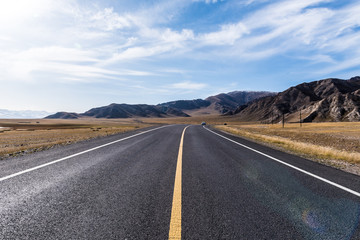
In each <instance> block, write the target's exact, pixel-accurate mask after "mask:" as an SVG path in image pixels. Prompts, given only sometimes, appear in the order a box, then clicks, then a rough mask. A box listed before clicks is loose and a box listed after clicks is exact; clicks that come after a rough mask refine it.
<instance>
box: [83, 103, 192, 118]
mask: <svg viewBox="0 0 360 240" xmlns="http://www.w3.org/2000/svg"><path fill="white" fill-rule="evenodd" d="M81 115H82V116H87V117H95V118H131V117H167V116H179V117H180V116H181V117H189V116H188V115H187V114H185V113H183V112H181V111H178V110H176V109H172V108H169V107H167V108H165V107H159V106H153V105H146V104H138V105H129V104H115V103H113V104H110V105H109V106H105V107H99V108H93V109H90V110H89V111H87V112H85V113H83V114H81Z"/></svg>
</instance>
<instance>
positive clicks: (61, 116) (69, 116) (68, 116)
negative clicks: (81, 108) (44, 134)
mask: <svg viewBox="0 0 360 240" xmlns="http://www.w3.org/2000/svg"><path fill="white" fill-rule="evenodd" d="M79 117H81V115H80V114H78V113H68V112H57V113H55V114H52V115H49V116H47V117H45V118H47V119H77V118H79Z"/></svg>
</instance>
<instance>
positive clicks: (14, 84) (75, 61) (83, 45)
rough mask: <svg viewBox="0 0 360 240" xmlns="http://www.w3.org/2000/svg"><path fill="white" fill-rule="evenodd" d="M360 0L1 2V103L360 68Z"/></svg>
mask: <svg viewBox="0 0 360 240" xmlns="http://www.w3.org/2000/svg"><path fill="white" fill-rule="evenodd" d="M359 12H360V2H359V1H355V0H354V1H351V0H349V1H331V0H279V1H269V0H236V1H232V0H222V1H221V0H171V1H163V0H156V1H155V0H152V1H149V0H146V1H145V0H137V1H133V0H98V1H96V0H93V1H91V0H86V1H85V0H62V1H55V0H54V1H51V0H12V1H2V2H1V3H0V86H1V90H2V91H1V94H0V109H11V110H25V109H26V110H46V111H52V112H56V111H75V112H83V111H86V110H88V109H90V108H92V107H98V106H104V105H108V104H110V103H129V104H137V103H147V104H157V103H161V102H167V101H172V100H179V99H194V98H205V97H207V96H210V95H214V94H217V93H221V92H230V91H234V90H255V91H283V90H285V89H287V88H288V87H290V86H293V85H297V84H300V83H302V82H309V81H314V80H319V79H324V78H329V77H337V78H343V79H348V78H350V77H353V76H357V75H360V44H359V43H360V15H359Z"/></svg>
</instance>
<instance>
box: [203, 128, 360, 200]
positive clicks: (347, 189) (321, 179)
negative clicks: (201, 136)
mask: <svg viewBox="0 0 360 240" xmlns="http://www.w3.org/2000/svg"><path fill="white" fill-rule="evenodd" d="M204 128H205V129H206V130H208V131H209V132H212V133H213V134H215V135H218V136H220V137H222V138H224V139H226V140H228V141H230V142H233V143H235V144H237V145H240V146H242V147H244V148H247V149H249V150H251V151H253V152H256V153H258V154H260V155H263V156H265V157H267V158H270V159H271V160H274V161H276V162H279V163H281V164H283V165H286V166H288V167H290V168H293V169H295V170H297V171H299V172H302V173H305V174H307V175H309V176H311V177H314V178H316V179H318V180H320V181H323V182H326V183H328V184H330V185H332V186H334V187H337V188H340V189H342V190H344V191H346V192H348V193H351V194H353V195H355V196H358V197H360V193H359V192H356V191H354V190H351V189H349V188H347V187H344V186H342V185H340V184H337V183H335V182H332V181H330V180H327V179H325V178H322V177H320V176H318V175H315V174H313V173H311V172H308V171H305V170H303V169H301V168H298V167H295V166H293V165H291V164H289V163H286V162H283V161H281V160H279V159H277V158H274V157H272V156H270V155H267V154H265V153H263V152H260V151H258V150H255V149H253V148H251V147H248V146H246V145H244V144H241V143H238V142H236V141H234V140H232V139H230V138H227V137H225V136H223V135H221V134H219V133H217V132H214V131H212V130H210V129H208V128H206V127H204Z"/></svg>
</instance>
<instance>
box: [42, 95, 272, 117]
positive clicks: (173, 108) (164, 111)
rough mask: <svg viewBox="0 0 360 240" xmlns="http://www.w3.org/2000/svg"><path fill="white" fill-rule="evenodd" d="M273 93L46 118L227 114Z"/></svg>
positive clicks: (119, 106)
mask: <svg viewBox="0 0 360 240" xmlns="http://www.w3.org/2000/svg"><path fill="white" fill-rule="evenodd" d="M274 94H275V93H271V92H241V91H236V92H230V93H222V94H219V95H216V96H211V97H208V98H206V99H204V100H203V99H195V100H178V101H172V102H167V103H161V104H158V105H147V104H135V105H130V104H115V103H113V104H110V105H108V106H103V107H97V108H92V109H90V110H88V111H86V112H84V113H80V114H79V113H69V112H58V113H55V114H53V115H49V116H47V117H46V118H60V119H76V118H81V117H94V118H133V117H190V116H194V115H203V114H224V113H228V112H232V111H235V110H236V109H237V107H239V106H241V105H243V104H246V103H248V102H249V101H252V100H255V99H257V98H260V97H264V96H271V95H274Z"/></svg>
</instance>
